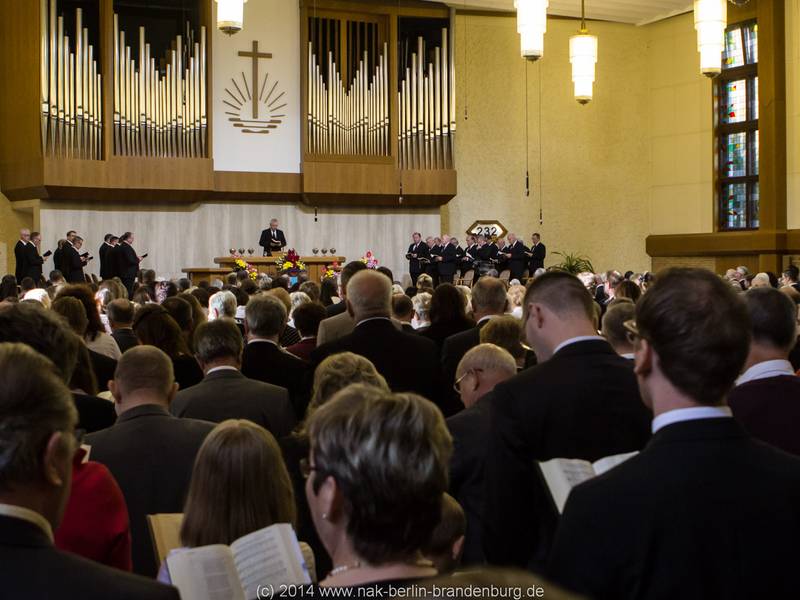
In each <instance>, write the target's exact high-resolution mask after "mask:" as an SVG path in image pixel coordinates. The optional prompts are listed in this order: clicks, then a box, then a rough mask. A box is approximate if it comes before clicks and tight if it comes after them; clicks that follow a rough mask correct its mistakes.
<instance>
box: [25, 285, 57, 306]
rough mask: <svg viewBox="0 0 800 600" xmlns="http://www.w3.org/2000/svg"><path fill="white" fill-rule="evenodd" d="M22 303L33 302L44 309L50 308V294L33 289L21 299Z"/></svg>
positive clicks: (39, 289)
mask: <svg viewBox="0 0 800 600" xmlns="http://www.w3.org/2000/svg"><path fill="white" fill-rule="evenodd" d="M23 301H34V302H38V303H39V304H41V305H42V306H43V307H45V308H50V307H51V299H50V294H48V293H47V290H43V289H42V288H35V289H32V290H31V291H29V292H26V293H25V296H24V297H23Z"/></svg>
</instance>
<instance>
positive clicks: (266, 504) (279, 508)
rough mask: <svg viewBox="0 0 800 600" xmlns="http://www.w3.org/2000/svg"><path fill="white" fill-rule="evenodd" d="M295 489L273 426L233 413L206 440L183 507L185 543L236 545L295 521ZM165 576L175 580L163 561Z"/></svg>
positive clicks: (166, 579)
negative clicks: (271, 429)
mask: <svg viewBox="0 0 800 600" xmlns="http://www.w3.org/2000/svg"><path fill="white" fill-rule="evenodd" d="M295 520H296V511H295V504H294V491H293V490H292V483H291V480H290V479H289V474H288V473H287V472H286V467H285V466H284V464H283V459H282V457H281V450H280V448H279V447H278V443H277V442H276V441H275V438H274V437H273V436H272V434H271V433H270V432H268V431H267V430H266V429H264V428H263V427H261V426H259V425H256V424H255V423H253V422H252V421H247V420H244V419H239V420H237V419H229V420H227V421H223V422H222V423H220V424H219V425H217V426H216V427H214V429H213V430H212V431H211V433H209V434H208V437H207V438H206V439H205V441H204V442H203V445H202V446H200V450H199V452H198V453H197V459H196V460H195V463H194V470H193V471H192V480H191V483H190V484H189V493H188V495H187V497H186V504H185V507H184V510H183V522H182V524H181V533H180V536H181V543H182V544H183V548H179V549H177V550H173V551H172V552H173V553H174V552H181V551H182V550H184V549H186V548H196V547H198V546H208V545H211V544H226V545H230V544H231V543H232V542H234V541H236V540H237V539H238V538H240V537H242V536H245V535H247V534H248V533H252V532H254V531H258V530H259V529H263V528H264V527H269V526H270V525H273V524H275V523H289V524H291V525H292V526H294V524H295ZM158 579H159V581H163V582H165V583H169V582H170V577H169V572H168V571H167V569H166V566H165V565H162V566H161V571H160V572H159V575H158Z"/></svg>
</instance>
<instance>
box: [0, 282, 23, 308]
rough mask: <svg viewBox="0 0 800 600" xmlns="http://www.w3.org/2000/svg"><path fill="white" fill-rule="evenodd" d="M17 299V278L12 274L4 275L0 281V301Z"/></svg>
mask: <svg viewBox="0 0 800 600" xmlns="http://www.w3.org/2000/svg"><path fill="white" fill-rule="evenodd" d="M18 300H19V291H18V289H17V278H16V277H14V276H13V275H4V276H3V280H2V281H1V282H0V302H17V301H18Z"/></svg>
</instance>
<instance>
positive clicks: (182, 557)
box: [167, 523, 311, 600]
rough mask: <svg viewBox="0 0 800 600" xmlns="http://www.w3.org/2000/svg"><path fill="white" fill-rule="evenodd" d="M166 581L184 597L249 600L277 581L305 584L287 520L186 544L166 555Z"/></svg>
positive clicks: (273, 587)
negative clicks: (216, 540) (234, 536)
mask: <svg viewBox="0 0 800 600" xmlns="http://www.w3.org/2000/svg"><path fill="white" fill-rule="evenodd" d="M167 569H168V570H169V576H170V579H171V580H172V584H173V585H174V586H175V587H177V588H178V590H179V591H180V593H181V598H184V599H185V600H253V599H255V598H264V597H267V596H269V595H272V594H271V593H265V592H264V590H273V591H274V593H275V594H277V593H278V591H279V589H280V586H282V585H284V586H285V585H293V584H310V583H311V577H310V576H309V573H308V569H307V568H306V564H305V561H304V560H303V555H302V553H301V552H300V546H299V544H298V542H297V536H296V535H295V533H294V530H293V529H292V526H291V525H289V524H287V523H278V524H276V525H271V526H269V527H265V528H264V529H259V530H258V531H254V532H253V533H249V534H247V535H246V536H244V537H240V538H239V539H238V540H236V541H235V542H233V543H232V544H231V545H230V546H225V545H223V544H218V545H213V546H201V547H199V548H187V549H184V550H180V551H178V552H174V553H172V554H171V555H170V556H169V557H167Z"/></svg>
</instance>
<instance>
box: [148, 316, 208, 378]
mask: <svg viewBox="0 0 800 600" xmlns="http://www.w3.org/2000/svg"><path fill="white" fill-rule="evenodd" d="M133 333H134V334H135V335H136V338H137V339H138V340H139V343H140V344H143V345H146V346H155V347H156V348H158V349H159V350H161V351H162V352H164V353H165V354H166V355H167V356H169V359H170V360H171V361H172V369H173V372H174V374H175V381H176V382H177V383H178V385H179V386H180V389H181V390H185V389H187V388H190V387H192V386H193V385H196V384H198V383H200V381H202V380H203V370H202V369H201V368H200V366H199V365H198V364H197V361H196V360H195V359H194V356H192V355H191V353H190V352H189V347H188V346H187V345H186V341H185V339H184V337H183V334H182V332H181V329H180V327H179V326H178V324H177V323H176V322H175V319H173V318H172V317H171V316H170V314H169V313H168V312H167V310H166V309H165V308H164V307H163V306H162V305H159V304H148V305H147V306H143V307H142V308H140V309H139V310H137V311H136V316H135V317H134V318H133Z"/></svg>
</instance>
